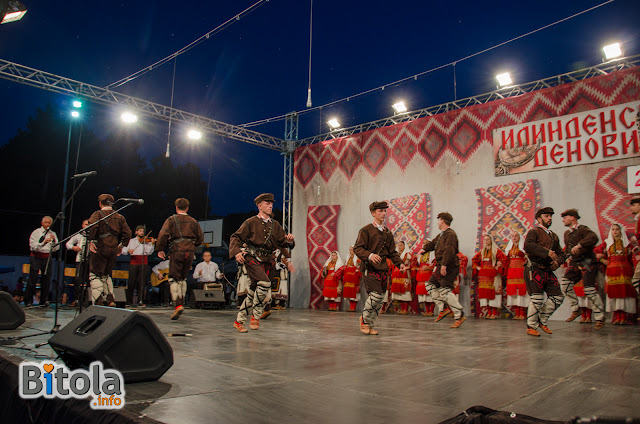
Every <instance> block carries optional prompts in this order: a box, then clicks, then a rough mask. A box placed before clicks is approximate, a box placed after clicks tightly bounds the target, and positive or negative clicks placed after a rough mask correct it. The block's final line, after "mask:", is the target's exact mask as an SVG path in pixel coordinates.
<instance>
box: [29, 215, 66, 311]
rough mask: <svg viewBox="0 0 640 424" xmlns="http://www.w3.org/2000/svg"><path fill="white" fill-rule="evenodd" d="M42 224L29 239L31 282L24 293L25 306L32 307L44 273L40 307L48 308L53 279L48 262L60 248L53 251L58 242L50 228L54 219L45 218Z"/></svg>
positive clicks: (51, 266)
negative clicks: (37, 287)
mask: <svg viewBox="0 0 640 424" xmlns="http://www.w3.org/2000/svg"><path fill="white" fill-rule="evenodd" d="M40 223H41V224H42V226H41V227H40V228H36V229H35V230H33V232H32V233H31V236H30V237H29V249H30V250H31V256H30V257H29V281H28V282H27V289H26V291H25V293H24V306H31V304H32V303H33V295H34V293H35V291H36V283H37V282H38V271H41V272H42V278H41V279H40V306H46V305H47V304H48V303H49V302H48V301H47V299H48V298H49V278H50V277H51V269H52V268H53V264H50V265H49V269H46V268H47V261H48V260H49V256H50V255H51V253H53V252H55V251H56V250H58V249H59V248H60V246H58V247H56V248H55V249H53V250H52V246H53V244H54V243H56V242H57V241H58V236H56V233H55V232H53V230H51V228H50V227H51V224H52V223H53V218H51V217H50V216H45V217H43V218H42V221H41V222H40ZM45 270H46V273H45Z"/></svg>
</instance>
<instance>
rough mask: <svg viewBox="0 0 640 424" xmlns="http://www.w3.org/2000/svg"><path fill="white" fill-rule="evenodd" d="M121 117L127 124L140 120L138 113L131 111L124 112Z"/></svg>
mask: <svg viewBox="0 0 640 424" xmlns="http://www.w3.org/2000/svg"><path fill="white" fill-rule="evenodd" d="M120 117H121V118H122V122H125V123H127V124H134V123H136V122H138V115H136V114H134V113H131V112H124V113H123V114H122V115H120Z"/></svg>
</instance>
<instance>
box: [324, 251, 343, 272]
mask: <svg viewBox="0 0 640 424" xmlns="http://www.w3.org/2000/svg"><path fill="white" fill-rule="evenodd" d="M331 253H335V254H336V255H338V259H337V260H336V267H335V268H334V269H335V270H336V271H337V270H338V269H340V267H342V265H344V262H342V258H341V257H340V252H338V251H337V250H334V251H333V252H331ZM329 263H331V255H329V259H327V262H325V263H324V268H326V267H327V266H328V265H329Z"/></svg>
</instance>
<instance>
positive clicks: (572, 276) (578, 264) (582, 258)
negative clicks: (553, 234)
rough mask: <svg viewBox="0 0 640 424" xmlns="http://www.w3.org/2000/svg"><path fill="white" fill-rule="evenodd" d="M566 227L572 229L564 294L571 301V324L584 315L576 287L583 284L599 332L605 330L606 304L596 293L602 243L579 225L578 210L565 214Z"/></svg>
mask: <svg viewBox="0 0 640 424" xmlns="http://www.w3.org/2000/svg"><path fill="white" fill-rule="evenodd" d="M561 216H562V223H563V224H564V226H565V227H568V228H569V229H568V230H567V231H565V233H564V246H565V255H567V256H568V255H571V256H570V257H569V268H568V269H567V272H565V273H564V277H562V285H561V289H562V294H564V295H565V297H566V298H567V299H568V300H569V303H570V305H571V316H570V317H569V319H567V321H573V320H574V319H576V318H578V317H579V316H580V314H581V311H580V306H579V305H578V297H577V296H576V292H575V290H573V286H574V284H576V283H577V282H579V281H580V280H582V283H583V285H584V294H585V296H586V297H587V299H589V301H590V302H591V305H592V306H593V315H594V318H595V319H596V325H595V329H596V330H599V329H601V328H602V327H604V304H603V303H602V298H601V297H600V295H599V294H598V290H597V289H596V275H597V274H598V260H597V259H596V254H595V253H594V251H593V248H594V247H595V246H596V244H597V243H598V236H597V235H596V233H594V232H593V231H591V229H590V228H589V227H587V226H586V225H580V224H578V220H579V219H580V215H579V214H578V211H577V210H576V209H567V210H566V211H564V212H562V215H561Z"/></svg>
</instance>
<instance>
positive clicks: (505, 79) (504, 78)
mask: <svg viewBox="0 0 640 424" xmlns="http://www.w3.org/2000/svg"><path fill="white" fill-rule="evenodd" d="M496 79H497V80H498V85H499V86H500V87H504V86H505V85H510V84H512V83H513V81H512V80H511V75H509V72H505V73H502V74H498V75H496Z"/></svg>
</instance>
